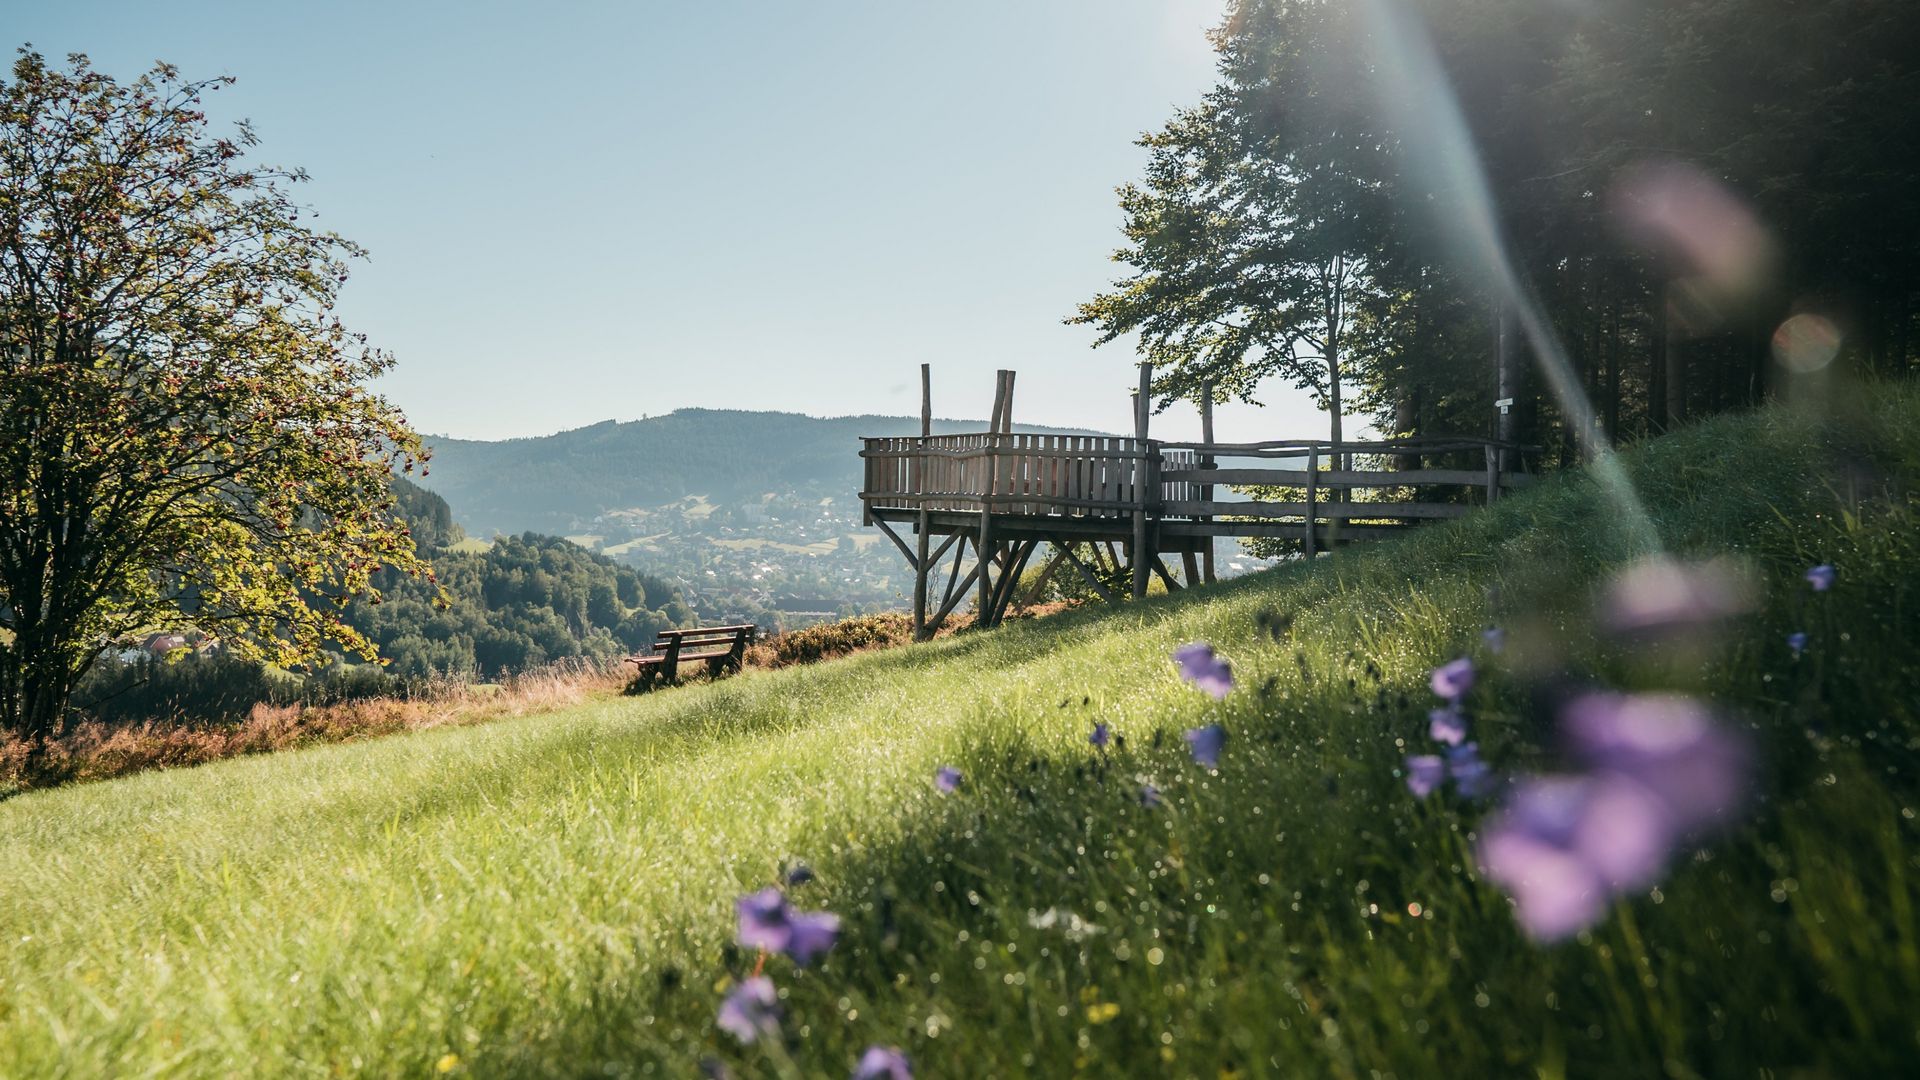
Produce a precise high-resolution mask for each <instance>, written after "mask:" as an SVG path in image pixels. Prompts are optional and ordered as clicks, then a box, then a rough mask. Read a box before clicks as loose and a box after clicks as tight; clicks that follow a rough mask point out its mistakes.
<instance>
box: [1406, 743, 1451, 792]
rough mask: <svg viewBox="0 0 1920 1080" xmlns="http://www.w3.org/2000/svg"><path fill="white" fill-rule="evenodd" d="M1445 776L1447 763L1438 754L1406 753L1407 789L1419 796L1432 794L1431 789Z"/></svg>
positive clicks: (1438, 784)
mask: <svg viewBox="0 0 1920 1080" xmlns="http://www.w3.org/2000/svg"><path fill="white" fill-rule="evenodd" d="M1446 778H1447V764H1446V762H1444V761H1442V760H1440V755H1438V754H1409V755H1407V790H1408V791H1411V792H1413V793H1414V795H1415V796H1417V797H1419V798H1422V799H1424V798H1426V797H1427V796H1429V795H1431V794H1433V789H1434V788H1437V787H1439V786H1440V782H1441V781H1442V780H1445V779H1446Z"/></svg>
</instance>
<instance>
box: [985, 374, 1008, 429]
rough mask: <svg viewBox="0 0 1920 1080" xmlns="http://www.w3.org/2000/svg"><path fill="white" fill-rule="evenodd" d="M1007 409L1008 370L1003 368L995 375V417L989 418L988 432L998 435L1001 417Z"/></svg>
mask: <svg viewBox="0 0 1920 1080" xmlns="http://www.w3.org/2000/svg"><path fill="white" fill-rule="evenodd" d="M1006 407H1007V369H1006V368H1001V369H1000V370H999V371H996V372H994V373H993V415H992V416H990V417H988V418H987V431H988V432H989V433H991V434H998V433H999V431H1000V416H1001V413H1002V412H1004V411H1005V409H1006Z"/></svg>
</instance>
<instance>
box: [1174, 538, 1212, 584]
mask: <svg viewBox="0 0 1920 1080" xmlns="http://www.w3.org/2000/svg"><path fill="white" fill-rule="evenodd" d="M1208 539H1212V538H1211V537H1209V538H1208ZM1180 569H1181V570H1182V571H1183V572H1185V574H1186V577H1187V584H1189V585H1198V584H1200V556H1199V555H1197V554H1195V553H1194V552H1191V551H1183V552H1181V553H1180Z"/></svg>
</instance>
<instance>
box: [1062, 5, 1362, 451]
mask: <svg viewBox="0 0 1920 1080" xmlns="http://www.w3.org/2000/svg"><path fill="white" fill-rule="evenodd" d="M1352 25H1353V24H1352V19H1351V15H1350V12H1349V11H1348V7H1347V5H1343V4H1341V5H1336V4H1326V3H1294V4H1284V5H1280V4H1245V5H1242V6H1241V7H1240V8H1239V9H1237V11H1236V12H1235V15H1234V18H1233V19H1232V20H1231V21H1230V22H1229V23H1228V24H1227V26H1226V27H1224V28H1223V29H1222V30H1221V31H1220V32H1219V33H1218V34H1217V35H1216V44H1217V45H1218V47H1219V50H1220V53H1221V61H1220V66H1221V72H1222V76H1223V77H1222V80H1221V84H1220V86H1219V87H1217V88H1216V89H1215V90H1214V91H1212V92H1211V93H1209V94H1208V95H1207V97H1206V100H1205V101H1204V102H1203V103H1202V104H1201V105H1200V106H1199V107H1197V108H1193V109H1188V110H1185V111H1182V112H1181V113H1180V114H1179V115H1177V116H1176V117H1175V118H1174V120H1173V121H1172V122H1170V123H1169V124H1168V125H1167V126H1166V127H1165V128H1164V129H1162V130H1161V131H1159V132H1155V133H1152V134H1149V135H1146V136H1144V137H1143V138H1142V139H1141V140H1140V142H1141V145H1142V146H1145V147H1147V148H1148V149H1149V150H1150V151H1151V152H1152V156H1151V158H1150V160H1149V163H1148V166H1147V173H1146V178H1145V180H1144V182H1143V183H1142V184H1129V185H1127V186H1125V187H1123V188H1122V189H1121V191H1120V205H1121V210H1122V212H1123V213H1124V214H1125V215H1126V221H1125V225H1124V231H1125V233H1126V236H1127V239H1128V246H1127V247H1126V248H1123V249H1122V250H1120V251H1119V252H1117V253H1116V254H1115V256H1114V258H1115V260H1116V261H1118V262H1122V263H1126V264H1128V265H1131V266H1133V267H1134V268H1135V272H1134V273H1133V274H1132V275H1131V276H1129V277H1127V278H1125V279H1123V280H1121V281H1119V282H1116V283H1115V286H1114V288H1113V290H1112V291H1110V292H1106V293H1102V294H1101V295H1099V296H1096V297H1094V298H1093V299H1092V300H1090V301H1088V302H1087V303H1085V304H1083V305H1081V307H1080V310H1079V313H1078V314H1077V315H1076V316H1075V317H1074V318H1072V319H1070V320H1069V322H1074V323H1081V324H1087V325H1092V326H1095V327H1096V328H1098V329H1099V331H1100V336H1099V338H1098V340H1097V342H1096V344H1105V343H1107V342H1109V341H1113V340H1115V339H1117V338H1119V337H1121V336H1123V335H1126V334H1130V333H1137V334H1139V341H1140V350H1141V352H1142V354H1143V355H1145V356H1146V357H1147V358H1149V359H1151V360H1152V361H1153V362H1154V363H1155V364H1156V365H1157V366H1158V367H1159V368H1160V369H1161V372H1162V373H1161V374H1160V376H1159V377H1158V379H1157V380H1156V382H1155V385H1154V391H1155V396H1156V397H1158V398H1161V399H1162V400H1175V399H1181V398H1186V399H1193V400H1197V399H1198V398H1199V397H1200V396H1201V395H1203V394H1206V393H1209V392H1211V393H1212V394H1214V395H1215V397H1216V400H1224V399H1227V398H1237V399H1239V400H1242V401H1249V402H1251V401H1257V397H1256V394H1257V392H1258V390H1259V387H1260V386H1261V385H1262V384H1263V383H1264V382H1265V381H1266V380H1267V379H1268V378H1270V377H1275V376H1277V377H1280V378H1282V379H1285V380H1287V381H1289V382H1291V383H1292V384H1293V385H1294V386H1296V387H1297V388H1299V389H1303V390H1306V391H1308V392H1309V393H1310V394H1311V395H1312V396H1313V397H1314V399H1315V400H1316V402H1318V403H1319V404H1320V405H1321V406H1322V407H1323V408H1325V409H1326V410H1327V411H1328V414H1329V424H1328V428H1329V434H1330V436H1331V438H1332V439H1334V440H1335V441H1339V440H1340V439H1341V437H1342V425H1341V419H1342V414H1343V413H1344V411H1345V409H1346V406H1347V404H1348V400H1347V396H1346V394H1347V389H1348V385H1349V383H1350V382H1351V380H1352V377H1353V374H1354V373H1353V371H1352V369H1351V363H1352V360H1351V358H1350V355H1349V346H1348V342H1347V335H1348V333H1349V332H1350V329H1351V327H1352V325H1353V322H1354V319H1355V315H1356V311H1357V309H1359V308H1360V306H1361V305H1362V304H1364V303H1365V302H1366V301H1367V300H1368V298H1369V296H1370V294H1371V292H1372V287H1371V282H1370V277H1369V267H1368V259H1369V256H1370V254H1371V253H1372V252H1373V251H1374V250H1375V249H1376V246H1377V244H1378V236H1377V233H1378V230H1379V226H1380V223H1381V220H1382V218H1383V217H1384V216H1385V214H1384V211H1385V206H1384V204H1383V203H1382V202H1381V200H1380V196H1379V190H1378V184H1377V182H1376V181H1375V179H1374V172H1375V170H1376V168H1377V163H1376V160H1375V159H1376V158H1377V156H1378V154H1379V151H1380V147H1379V145H1378V141H1377V137H1376V136H1375V135H1374V134H1373V133H1372V129H1371V128H1370V127H1369V126H1368V118H1367V117H1366V115H1365V113H1364V110H1363V108H1362V107H1361V103H1362V102H1364V100H1365V95H1364V88H1363V87H1359V86H1356V85H1354V78H1353V75H1352V73H1351V72H1349V71H1345V70H1342V71H1337V72H1336V71H1333V70H1330V69H1331V68H1334V67H1336V66H1337V65H1336V64H1335V63H1334V62H1333V58H1335V57H1337V56H1339V55H1341V54H1343V52H1344V51H1346V50H1348V49H1349V48H1350V44H1349V42H1348V41H1347V39H1348V37H1349V36H1350V34H1351V33H1352ZM1336 79H1337V80H1338V82H1339V85H1338V91H1339V92H1330V91H1332V90H1334V89H1335V87H1334V86H1333V85H1332V84H1333V83H1334V81H1335V80H1336ZM1209 387H1210V388H1211V390H1209Z"/></svg>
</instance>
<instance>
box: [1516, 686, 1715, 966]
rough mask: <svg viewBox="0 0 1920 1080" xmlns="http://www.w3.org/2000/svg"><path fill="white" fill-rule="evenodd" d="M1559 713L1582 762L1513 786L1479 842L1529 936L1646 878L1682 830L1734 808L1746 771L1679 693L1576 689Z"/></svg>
mask: <svg viewBox="0 0 1920 1080" xmlns="http://www.w3.org/2000/svg"><path fill="white" fill-rule="evenodd" d="M1561 719H1562V723H1563V727H1564V730H1565V732H1566V736H1567V738H1568V741H1569V749H1570V750H1571V752H1572V754H1573V756H1574V757H1575V758H1576V759H1577V760H1578V761H1580V762H1581V763H1582V764H1583V765H1584V766H1585V769H1584V771H1582V772H1579V773H1575V774H1571V775H1564V776H1541V777H1533V778H1529V779H1527V780H1524V781H1522V782H1520V783H1519V784H1517V785H1516V786H1515V789H1514V792H1513V795H1512V797H1511V798H1509V799H1508V801H1507V804H1506V805H1505V806H1504V807H1503V808H1502V809H1501V810H1500V812H1499V813H1498V814H1496V815H1495V816H1494V817H1493V818H1492V819H1491V820H1490V821H1489V822H1488V824H1487V826H1486V828H1485V830H1484V831H1483V833H1482V840H1481V844H1480V851H1479V858H1480V863H1481V867H1482V869H1483V870H1484V871H1485V873H1486V875H1487V877H1488V878H1489V879H1490V880H1492V881H1494V882H1497V883H1498V884H1500V885H1501V886H1502V887H1503V888H1505V889H1506V890H1507V892H1508V894H1509V895H1510V896H1512V898H1513V903H1514V912H1515V915H1516V916H1517V917H1518V919H1519V920H1520V926H1521V928H1522V929H1523V930H1525V931H1526V933H1527V935H1528V936H1529V937H1532V938H1534V939H1535V940H1538V941H1557V940H1559V939H1561V938H1564V937H1567V936H1569V935H1571V934H1575V933H1578V932H1579V931H1581V930H1584V929H1586V928H1587V927H1589V926H1591V925H1593V924H1594V923H1595V922H1597V921H1599V919H1600V918H1601V916H1602V915H1604V914H1605V912H1606V908H1607V905H1608V904H1610V903H1611V902H1612V901H1613V899H1614V898H1615V897H1616V896H1619V895H1622V894H1624V893H1628V892H1632V891H1634V890H1636V889H1641V888H1645V887H1646V886H1648V885H1650V884H1651V883H1652V882H1653V881H1654V880H1655V879H1656V878H1657V877H1658V875H1659V873H1660V871H1661V870H1662V869H1663V868H1664V867H1665V865H1666V863H1667V861H1668V859H1669V858H1670V857H1671V856H1672V854H1673V852H1674V850H1675V848H1676V846H1677V845H1678V844H1679V843H1680V842H1681V841H1682V840H1683V839H1685V838H1686V837H1687V836H1688V835H1689V834H1691V833H1693V832H1695V831H1697V830H1699V829H1701V828H1703V827H1705V826H1707V825H1710V824H1713V823H1715V822H1716V821H1719V820H1721V819H1723V818H1724V816H1725V815H1727V814H1729V813H1730V812H1731V811H1732V810H1733V809H1735V808H1736V807H1737V806H1738V805H1739V803H1740V802H1741V800H1742V796H1743V789H1744V785H1745V783H1746V777H1747V772H1748V752H1747V747H1746V744H1745V743H1744V742H1743V741H1742V740H1740V739H1739V738H1738V737H1737V736H1735V735H1734V734H1732V733H1731V732H1730V731H1728V730H1727V729H1726V728H1725V727H1723V726H1722V725H1720V724H1719V723H1717V722H1716V721H1715V720H1714V719H1713V717H1712V716H1711V715H1710V714H1709V713H1708V711H1707V709H1706V708H1705V707H1704V706H1702V705H1700V704H1699V703H1698V702H1696V701H1694V700H1693V699H1691V698H1686V697H1680V696H1678V695H1672V694H1641V695H1624V694H1588V695H1586V696H1584V697H1580V698H1577V699H1575V700H1574V701H1572V702H1571V703H1569V704H1568V705H1567V706H1566V708H1565V709H1564V710H1563V712H1562V714H1561Z"/></svg>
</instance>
